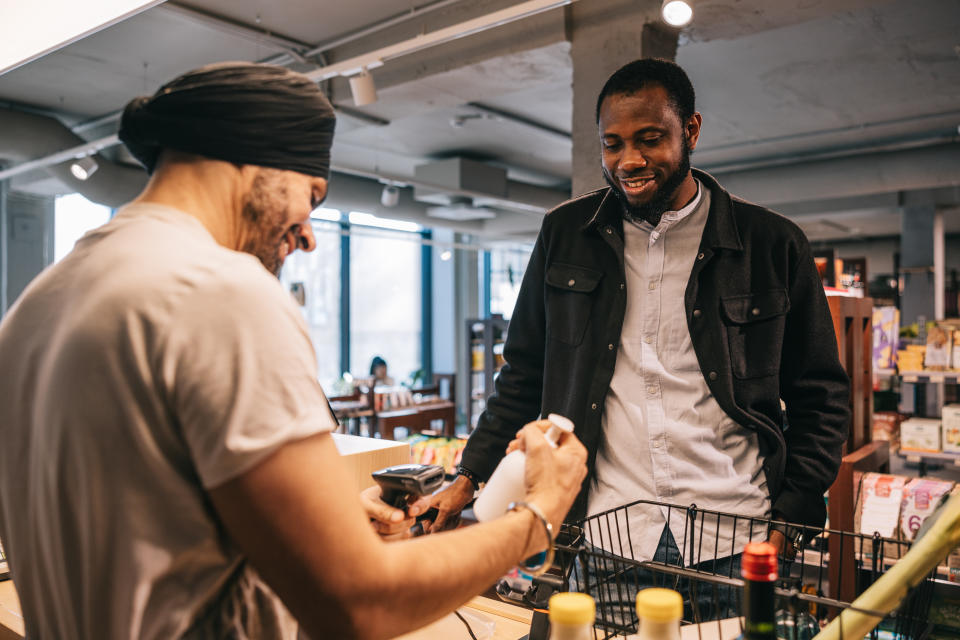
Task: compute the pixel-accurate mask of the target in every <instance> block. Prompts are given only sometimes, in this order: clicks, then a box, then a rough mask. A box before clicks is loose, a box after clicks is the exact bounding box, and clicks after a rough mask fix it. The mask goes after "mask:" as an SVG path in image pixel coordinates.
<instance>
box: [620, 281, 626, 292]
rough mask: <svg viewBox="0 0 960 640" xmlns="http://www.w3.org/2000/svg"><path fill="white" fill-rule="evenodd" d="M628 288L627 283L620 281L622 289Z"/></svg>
mask: <svg viewBox="0 0 960 640" xmlns="http://www.w3.org/2000/svg"><path fill="white" fill-rule="evenodd" d="M626 288H627V285H626V283H623V282H621V283H620V291H623V290H624V289H626Z"/></svg>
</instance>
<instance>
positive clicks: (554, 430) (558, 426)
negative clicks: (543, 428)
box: [546, 413, 573, 446]
mask: <svg viewBox="0 0 960 640" xmlns="http://www.w3.org/2000/svg"><path fill="white" fill-rule="evenodd" d="M547 420H549V421H550V428H549V429H547V435H546V438H547V441H548V442H549V443H550V444H552V445H553V446H557V443H558V442H560V436H561V434H563V433H573V421H572V420H570V418H566V417H564V416H561V415H560V414H558V413H551V414H550V415H548V416H547Z"/></svg>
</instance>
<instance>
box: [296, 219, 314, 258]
mask: <svg viewBox="0 0 960 640" xmlns="http://www.w3.org/2000/svg"><path fill="white" fill-rule="evenodd" d="M297 248H298V249H301V250H302V251H306V252H308V253H309V252H311V251H313V250H314V249H316V248H317V239H316V237H315V236H314V235H313V225H312V224H310V223H309V222H306V223H304V224H302V225H300V228H299V229H298V230H297Z"/></svg>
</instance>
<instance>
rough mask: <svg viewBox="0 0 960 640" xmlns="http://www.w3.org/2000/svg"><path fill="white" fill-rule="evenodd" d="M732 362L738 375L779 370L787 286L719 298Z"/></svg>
mask: <svg viewBox="0 0 960 640" xmlns="http://www.w3.org/2000/svg"><path fill="white" fill-rule="evenodd" d="M720 306H721V308H722V309H723V316H724V324H725V325H726V330H727V345H728V347H729V349H730V365H731V367H732V368H733V375H734V376H736V377H737V378H744V379H746V378H762V377H765V376H772V375H775V374H776V373H777V372H779V371H780V353H781V351H782V349H783V333H784V327H785V324H786V317H787V312H788V311H789V310H790V300H789V298H787V292H786V290H785V289H773V290H771V291H764V292H760V293H751V294H748V295H742V296H727V297H723V298H720Z"/></svg>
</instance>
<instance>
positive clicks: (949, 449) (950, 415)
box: [941, 404, 960, 453]
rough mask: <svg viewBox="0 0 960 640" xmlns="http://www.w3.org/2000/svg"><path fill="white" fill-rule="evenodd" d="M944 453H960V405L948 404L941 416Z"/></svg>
mask: <svg viewBox="0 0 960 640" xmlns="http://www.w3.org/2000/svg"><path fill="white" fill-rule="evenodd" d="M941 420H942V422H943V442H942V443H941V444H942V446H943V451H944V453H960V404H948V405H946V406H945V407H944V408H943V412H942V414H941Z"/></svg>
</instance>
